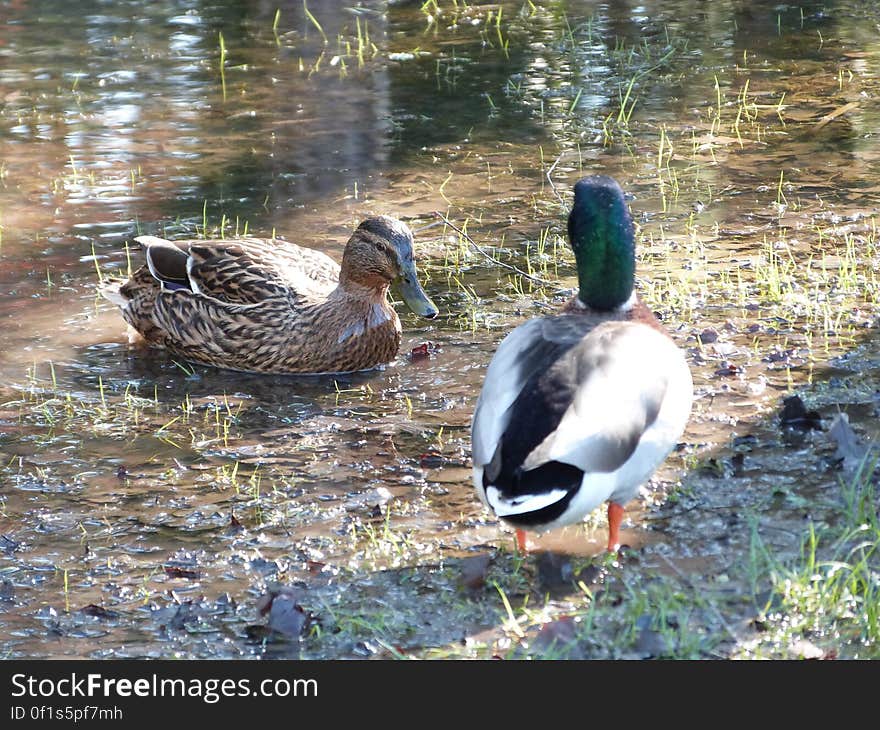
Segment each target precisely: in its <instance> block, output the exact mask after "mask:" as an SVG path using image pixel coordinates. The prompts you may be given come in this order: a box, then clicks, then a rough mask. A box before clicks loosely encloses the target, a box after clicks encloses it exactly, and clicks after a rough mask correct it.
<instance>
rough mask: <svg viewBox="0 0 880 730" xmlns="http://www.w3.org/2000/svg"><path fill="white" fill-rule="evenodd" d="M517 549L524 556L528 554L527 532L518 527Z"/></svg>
mask: <svg viewBox="0 0 880 730" xmlns="http://www.w3.org/2000/svg"><path fill="white" fill-rule="evenodd" d="M516 549H517V550H518V551H519V552H521V553H523V554H525V553H527V552H528V549H527V548H526V531H525V530H520V529H519V528H518V527H517V528H516Z"/></svg>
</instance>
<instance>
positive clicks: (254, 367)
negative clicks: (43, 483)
mask: <svg viewBox="0 0 880 730" xmlns="http://www.w3.org/2000/svg"><path fill="white" fill-rule="evenodd" d="M135 240H136V241H137V242H138V243H140V244H141V245H142V246H143V247H144V249H145V252H146V258H147V263H146V265H145V266H142V267H141V268H140V269H138V270H137V271H136V272H135V273H134V274H133V275H132V276H131V278H130V279H129V280H128V281H126V282H119V281H117V282H113V283H111V284H108V285H107V286H105V287H104V288H103V290H102V294H103V295H104V296H105V297H107V298H108V299H109V300H110V301H112V302H114V303H115V304H117V305H118V306H119V307H120V308H121V309H122V316H123V317H124V318H125V321H126V322H128V323H129V324H130V325H131V326H132V327H133V328H134V329H135V330H137V331H138V332H139V333H140V334H141V335H142V336H143V337H144V339H145V340H146V341H147V342H149V343H152V344H156V345H161V346H164V347H165V348H167V349H168V350H169V351H170V352H172V353H173V354H174V355H176V356H178V357H181V358H183V359H185V360H189V361H192V362H197V363H205V364H208V365H214V366H216V367H220V368H228V369H231V370H243V371H249V372H261V373H329V372H348V371H354V370H365V369H368V368H372V367H376V366H377V365H380V364H382V363H385V362H389V361H390V360H393V359H394V357H395V356H396V355H397V350H398V347H399V346H400V334H401V327H400V319H399V318H398V316H397V313H396V312H395V311H394V308H393V307H392V306H391V305H390V304H389V303H388V298H387V294H388V289H389V286H390V285H391V284H392V282H397V283H398V284H399V290H400V294H401V295H402V296H403V298H404V301H406V303H407V304H408V305H409V307H410V308H411V309H412V310H413V311H414V312H415V313H416V314H419V315H421V316H423V317H427V318H429V319H430V318H432V317H434V316H436V314H437V307H435V306H434V303H433V302H432V301H431V300H430V299H429V298H428V296H427V294H425V292H424V290H423V289H422V287H421V285H420V284H419V280H418V277H417V275H416V268H415V263H414V262H413V237H412V231H410V229H409V227H408V226H407V225H406V224H405V223H403V222H402V221H399V220H397V219H395V218H391V217H389V216H376V217H373V218H367V219H366V220H365V221H363V222H362V223H361V224H360V225H359V226H358V227H357V230H355V232H354V233H353V234H352V236H351V238H350V239H349V240H348V243H347V244H346V246H345V251H344V252H343V255H342V265H341V266H340V265H339V264H337V263H336V262H335V261H334V260H333V259H331V258H330V257H328V256H326V255H324V254H323V253H321V252H320V251H316V250H314V249H309V248H302V247H301V246H296V245H294V244H292V243H286V242H283V241H275V240H270V239H262V238H242V239H236V240H229V241H222V240H192V241H174V242H171V241H166V240H164V239H161V238H156V237H155V236H139V237H138V238H136V239H135Z"/></svg>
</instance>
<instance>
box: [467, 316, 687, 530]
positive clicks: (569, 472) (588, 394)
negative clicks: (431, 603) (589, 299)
mask: <svg viewBox="0 0 880 730" xmlns="http://www.w3.org/2000/svg"><path fill="white" fill-rule="evenodd" d="M574 316H575V317H576V315H574ZM563 324H564V325H565V326H564V327H560V326H559V323H554V324H553V326H551V327H550V328H549V329H547V328H546V327H545V328H542V329H541V330H538V329H537V327H534V326H533V327H534V329H532V330H531V333H532V335H531V339H530V347H528V348H525V350H524V351H526V352H533V353H537V352H542V353H544V357H541V356H539V355H537V354H533V356H532V358H531V360H530V361H531V362H532V363H535V364H536V365H537V367H533V368H532V369H531V370H530V372H528V373H522V372H519V371H517V370H516V368H515V365H514V364H513V363H510V362H509V363H508V364H507V367H509V368H510V370H511V374H513V375H515V377H513V378H511V385H510V387H509V390H508V391H504V397H503V399H501V400H500V401H499V403H500V406H501V407H504V410H503V411H502V410H501V408H498V409H493V410H492V411H491V412H489V411H487V412H486V414H485V415H483V414H481V413H478V414H477V416H475V422H474V425H475V430H476V432H477V436H478V438H479V446H477V444H476V442H475V444H474V453H475V460H474V466H475V473H474V478H475V481H476V480H477V479H478V478H479V479H480V481H481V483H480V484H477V485H476V486H477V489H478V491H481V490H483V491H481V496H482V497H483V499H484V501H486V495H485V492H484V490H486V489H489V488H490V487H491V494H490V497H489V502H491V505H490V506H492V507H493V509H495V511H496V513H498V514H499V516H505V515H507V516H510V515H517V514H524V513H528V512H536V511H537V510H542V509H545V508H549V507H550V505H554V504H555V503H560V504H567V502H568V501H569V500H570V499H571V498H572V496H573V495H574V493H575V492H576V491H577V490H578V489H579V488H580V487H581V485H582V483H583V481H584V477H585V475H595V476H596V480H595V481H596V483H597V485H600V486H597V489H598V491H597V493H596V495H594V498H592V499H591V503H595V504H598V503H600V502H602V501H604V500H605V499H608V498H610V497H611V495H612V493H615V494H617V495H618V496H620V497H626V498H627V499H628V498H631V497H632V496H633V495H632V494H628V492H629V491H630V490H632V491H633V493H634V490H636V489H637V488H638V486H639V484H641V483H642V482H643V481H644V480H645V479H646V478H647V477H648V476H650V474H651V473H652V472H653V470H654V469H655V468H656V466H657V465H658V464H659V463H660V461H662V459H663V458H665V456H666V454H667V453H668V452H669V450H670V449H671V448H672V446H674V444H675V442H676V441H677V439H678V437H679V436H680V435H681V431H682V430H683V428H684V425H685V422H686V420H687V414H688V413H689V411H690V399H691V389H692V385H691V380H690V371H689V369H688V367H687V364H686V362H685V361H684V357H683V355H682V353H681V352H680V351H679V350H678V348H677V347H676V346H675V344H674V343H673V342H672V341H671V340H670V339H669V338H668V337H666V336H665V335H664V334H662V333H660V332H658V331H657V330H655V329H654V328H652V327H648V326H646V325H642V324H637V323H632V322H605V323H602V324H599V325H597V326H596V327H595V328H594V329H592V330H590V331H589V332H588V333H587V334H586V335H585V336H582V337H581V339H579V340H577V341H576V342H573V343H572V342H571V338H572V336H573V333H574V331H575V329H574V328H576V325H575V324H573V323H571V322H565V323H563ZM539 333H540V335H541V339H538V334H539ZM500 349H501V348H499V350H500ZM520 357H521V359H522V355H521V356H520ZM502 367H504V364H502ZM496 373H497V374H496V376H495V378H501V379H502V380H503V379H504V377H503V370H498V371H496ZM487 379H489V373H487ZM493 380H494V379H493ZM498 388H499V386H498V384H497V383H495V384H492V390H490V393H491V392H493V390H494V391H495V392H498ZM505 406H506V407H505ZM478 407H479V406H478ZM637 452H638V453H637ZM478 464H479V465H481V466H482V471H481V472H479V473H478V472H477V466H478ZM599 492H601V493H599ZM623 492H627V494H624V493H623ZM560 509H562V508H561V507H560Z"/></svg>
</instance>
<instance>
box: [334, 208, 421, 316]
mask: <svg viewBox="0 0 880 730" xmlns="http://www.w3.org/2000/svg"><path fill="white" fill-rule="evenodd" d="M340 280H341V281H342V282H343V283H344V282H349V281H350V282H355V283H357V284H360V285H361V286H365V287H368V288H370V289H376V290H378V291H384V290H385V289H386V288H387V287H388V286H389V285H391V284H394V285H395V287H396V289H397V290H398V291H399V293H400V295H401V296H402V297H403V300H404V301H405V302H406V303H407V306H409V308H410V309H412V311H413V312H415V313H416V314H418V315H420V316H422V317H427V318H428V319H432V318H434V317H436V316H437V311H438V310H437V307H436V306H435V305H434V302H432V301H431V300H430V298H429V297H428V295H427V294H425V290H424V289H422V286H421V284H419V278H418V275H417V274H416V264H415V261H414V259H413V234H412V231H411V230H410V229H409V226H407V225H406V223H404V222H403V221H400V220H397V219H396V218H392V217H390V216H387V215H378V216H373V217H372V218H367V219H366V220H364V221H362V222H361V224H360V225H359V226H358V227H357V229H356V230H355V232H354V233H353V234H352V235H351V238H349V239H348V243H347V244H346V246H345V252H344V253H343V254H342V271H341V272H340Z"/></svg>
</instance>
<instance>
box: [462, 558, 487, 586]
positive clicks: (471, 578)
mask: <svg viewBox="0 0 880 730" xmlns="http://www.w3.org/2000/svg"><path fill="white" fill-rule="evenodd" d="M491 562H492V556H491V555H490V554H489V553H480V554H479V555H473V556H470V557H467V558H464V559H463V560H462V561H461V584H462V586H464V587H465V588H467V589H469V590H477V589H478V588H482V587H483V586H484V585H485V584H486V574H487V573H488V572H489V565H490V564H491Z"/></svg>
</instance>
